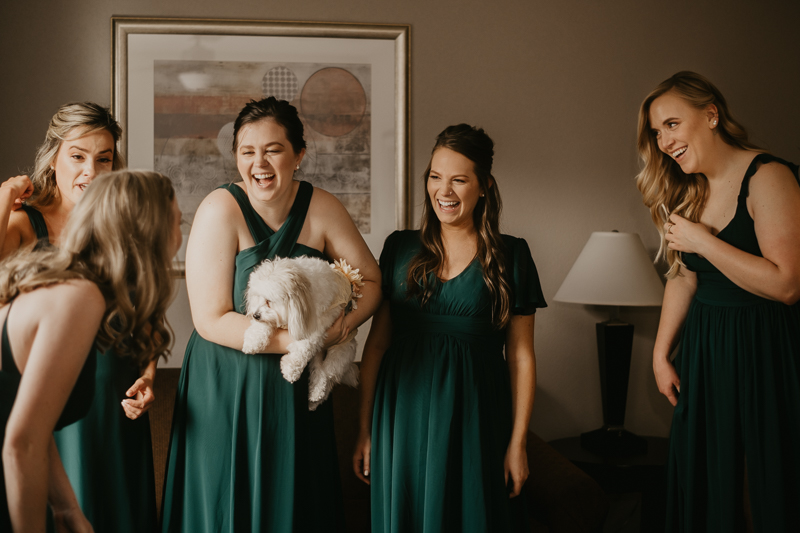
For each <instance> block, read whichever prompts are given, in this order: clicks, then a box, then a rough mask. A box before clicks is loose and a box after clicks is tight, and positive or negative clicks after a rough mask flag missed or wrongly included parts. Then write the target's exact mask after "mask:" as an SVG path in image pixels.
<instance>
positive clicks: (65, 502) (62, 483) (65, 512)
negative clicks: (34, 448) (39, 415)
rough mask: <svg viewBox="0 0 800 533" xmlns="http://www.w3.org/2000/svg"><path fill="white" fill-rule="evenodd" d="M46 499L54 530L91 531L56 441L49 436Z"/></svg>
mask: <svg viewBox="0 0 800 533" xmlns="http://www.w3.org/2000/svg"><path fill="white" fill-rule="evenodd" d="M47 492H48V496H47V499H48V501H49V502H50V507H51V508H52V510H53V520H54V521H55V527H56V531H69V532H71V533H73V532H74V533H78V532H81V533H92V531H94V530H93V529H92V525H91V524H90V523H89V521H88V520H87V519H86V516H84V514H83V511H81V507H80V505H79V504H78V498H76V497H75V491H73V490H72V485H70V483H69V478H68V477H67V473H66V472H65V471H64V465H63V464H62V463H61V456H60V455H59V454H58V448H57V447H56V441H55V439H54V438H52V437H51V438H50V479H49V486H48V491H47Z"/></svg>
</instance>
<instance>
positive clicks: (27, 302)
mask: <svg viewBox="0 0 800 533" xmlns="http://www.w3.org/2000/svg"><path fill="white" fill-rule="evenodd" d="M105 307H106V304H105V300H104V299H103V296H102V294H101V293H100V290H99V289H98V288H97V286H96V285H94V284H93V283H90V282H88V281H72V282H68V283H61V284H59V285H55V286H52V287H47V288H42V289H37V290H36V291H33V292H31V293H28V294H24V295H22V296H21V297H19V298H17V300H16V301H15V303H14V307H13V309H12V310H13V313H12V314H11V316H10V317H9V323H8V328H9V332H13V333H12V335H11V337H10V339H9V341H10V343H11V349H12V351H13V353H14V354H16V357H15V362H16V364H17V367H18V368H19V369H20V371H21V373H22V379H21V380H20V384H19V390H18V391H17V396H16V399H15V400H14V406H13V408H12V409H11V414H10V415H9V418H8V423H7V424H6V435H5V442H4V444H3V466H4V469H5V484H6V492H7V494H8V506H9V513H10V515H11V523H12V525H13V527H14V530H15V531H25V532H29V531H30V532H43V531H44V530H45V515H46V513H45V511H46V506H47V500H48V493H49V490H48V486H49V479H50V475H51V468H52V467H55V468H57V465H53V464H52V461H51V456H50V446H51V441H52V433H53V429H54V428H55V425H56V421H57V420H58V417H59V416H60V415H61V412H62V411H63V409H64V405H65V404H66V402H67V398H68V397H69V395H70V393H71V391H72V388H73V387H74V385H75V382H76V381H77V378H78V375H79V374H80V371H81V369H82V368H83V364H84V363H85V361H86V357H87V355H88V354H89V351H90V350H91V349H92V343H93V342H94V338H95V335H96V334H97V330H98V328H99V326H100V320H101V318H102V316H103V313H104V312H105ZM42 309H47V310H48V312H47V313H42V312H41V310H42ZM57 490H66V489H64V488H63V487H60V488H57ZM50 497H51V499H53V500H58V501H67V500H69V495H68V494H67V495H65V494H63V493H62V494H60V495H53V494H50Z"/></svg>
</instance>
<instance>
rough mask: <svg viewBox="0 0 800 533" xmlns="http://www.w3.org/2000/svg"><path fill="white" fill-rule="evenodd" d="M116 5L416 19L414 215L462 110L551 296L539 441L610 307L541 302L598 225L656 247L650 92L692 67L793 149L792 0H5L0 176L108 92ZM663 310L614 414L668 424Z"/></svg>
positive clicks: (539, 341)
mask: <svg viewBox="0 0 800 533" xmlns="http://www.w3.org/2000/svg"><path fill="white" fill-rule="evenodd" d="M111 15H141V16H170V17H187V16H193V17H213V18H260V19H275V20H314V21H346V22H385V23H406V24H411V26H412V33H411V43H412V51H411V54H412V55H411V95H412V104H411V169H412V172H413V176H414V178H413V181H414V187H413V198H414V201H415V210H414V214H415V219H416V218H417V215H418V214H419V209H418V207H419V202H420V200H421V194H422V191H421V190H420V187H419V186H418V181H419V178H418V176H419V174H420V173H421V172H422V170H423V169H424V168H425V165H426V164H427V160H428V156H429V151H430V147H431V143H432V141H433V138H434V137H435V135H436V134H437V133H438V132H439V131H440V130H442V129H443V128H444V127H445V126H447V125H449V124H451V123H456V122H469V123H473V124H478V125H480V126H482V127H484V128H486V129H487V131H488V132H489V133H490V134H491V135H492V136H493V137H494V139H495V141H496V143H497V155H496V158H495V161H496V165H495V172H494V173H495V176H496V177H497V179H498V183H499V185H500V187H501V191H502V193H503V197H504V199H505V207H506V209H505V216H504V224H503V227H504V231H505V232H507V233H511V234H515V235H518V236H521V237H525V238H526V239H527V240H528V243H529V244H530V246H531V249H532V251H533V254H534V258H535V260H536V262H537V265H538V267H539V272H540V275H541V280H542V285H543V287H544V292H545V296H546V297H547V299H548V301H549V302H550V307H549V308H548V309H546V310H543V311H541V312H540V313H539V314H538V315H537V324H536V326H537V327H536V349H537V355H538V368H539V388H538V392H537V401H536V406H535V409H534V415H533V429H534V430H535V431H537V432H538V433H539V434H540V435H541V436H542V437H544V438H546V439H552V438H557V437H563V436H570V435H575V434H577V433H578V432H580V431H586V430H589V429H594V428H595V427H598V426H599V425H600V424H601V411H600V403H599V394H600V393H599V382H598V372H597V363H596V347H595V338H594V323H595V322H597V321H600V320H605V318H606V314H605V311H603V310H602V309H599V308H587V307H584V306H577V305H568V304H560V303H556V302H552V297H553V295H554V294H555V292H556V290H557V289H558V287H559V285H560V283H561V282H562V281H563V279H564V276H565V275H566V272H567V271H568V269H569V268H570V266H571V265H572V262H573V261H574V260H575V258H576V257H577V255H578V254H579V253H580V251H581V249H582V247H583V245H584V243H585V242H586V240H587V239H588V237H589V235H590V233H591V232H592V231H598V230H605V231H608V230H612V229H618V230H620V231H629V232H637V233H639V234H640V235H641V236H642V238H643V240H644V242H645V244H646V246H647V247H648V248H649V249H650V250H651V251H654V249H655V248H656V246H657V240H656V235H655V232H654V229H653V228H652V227H651V225H650V223H649V218H648V215H647V212H646V211H645V209H644V208H643V207H642V205H641V201H640V199H639V196H638V192H637V191H636V189H635V187H634V185H633V181H632V179H633V176H634V175H635V174H636V171H637V165H638V162H637V156H636V152H635V149H634V143H635V128H636V112H637V108H638V105H639V103H640V101H641V100H642V98H643V97H644V96H645V94H646V93H647V92H648V91H649V90H650V89H652V88H653V87H654V86H655V85H656V84H657V83H658V82H660V81H661V80H663V79H664V78H666V77H668V76H669V75H671V74H672V73H674V72H675V71H677V70H681V69H693V70H697V71H699V72H701V73H704V74H705V75H707V76H709V77H710V78H711V79H712V80H714V81H715V83H716V84H717V85H718V86H719V87H720V89H721V90H722V91H723V93H724V94H725V95H726V96H727V98H728V100H729V103H730V105H731V107H732V108H733V110H734V112H735V113H736V115H737V116H738V117H739V118H740V119H741V121H742V122H743V123H744V124H746V125H748V126H749V128H750V130H751V132H752V134H753V136H754V137H755V139H756V140H757V141H758V142H759V143H761V144H762V145H764V146H766V147H767V148H769V149H770V150H772V151H773V152H775V153H776V154H779V155H782V156H783V157H786V158H789V159H793V160H794V161H796V162H797V161H800V141H798V139H800V136H799V135H798V125H800V106H799V105H798V103H797V101H798V95H800V69H798V65H800V44H798V43H799V42H800V41H798V32H797V30H798V28H800V24H799V23H800V3H797V2H789V1H786V2H777V1H774V0H771V1H770V0H768V1H764V2H753V1H751V0H737V1H732V0H727V1H707V2H693V1H691V2H687V1H680V0H679V1H677V2H672V3H669V4H667V3H664V2H643V1H640V0H602V1H601V0H561V1H554V0H550V1H541V0H535V1H534V0H495V1H493V2H486V1H480V2H478V1H474V0H467V1H454V0H448V1H436V0H405V1H396V0H395V1H391V2H389V1H386V0H372V1H367V0H339V1H335V2H334V1H331V0H314V1H295V2H283V3H278V2H273V1H268V0H230V1H220V0H215V1H212V0H168V1H164V0H159V1H155V0H136V1H133V0H128V1H121V0H83V1H81V2H78V1H74V0H73V1H63V0H61V1H57V0H50V1H49V2H42V1H36V0H30V1H22V0H5V1H4V2H2V7H0V57H1V58H2V60H1V61H0V65H2V83H0V110H2V113H0V116H2V119H3V127H2V128H0V176H4V177H5V176H9V175H12V174H15V173H17V172H18V171H20V170H23V169H25V168H27V167H29V166H30V164H31V162H32V159H33V153H34V150H35V147H36V146H37V143H39V142H40V141H41V139H42V136H43V133H44V130H45V128H46V125H47V121H48V120H49V118H50V116H51V115H52V114H53V112H54V111H55V109H56V108H57V106H58V105H59V104H61V103H63V102H66V101H69V100H95V101H97V102H101V103H104V104H109V103H110V54H111V50H110V17H111ZM658 315H659V313H658V310H657V309H648V310H639V309H629V310H624V311H623V318H625V319H627V320H629V321H630V322H632V323H634V324H635V326H636V339H635V343H634V360H633V363H632V369H631V385H630V392H629V401H628V416H627V424H626V425H627V427H628V428H629V429H631V430H633V431H636V432H639V433H641V434H651V435H666V434H667V432H668V430H669V417H670V414H671V409H670V408H669V405H668V404H667V402H666V400H664V399H662V398H661V397H660V396H659V394H658V392H657V390H656V388H655V385H654V382H653V379H652V374H651V370H650V351H651V347H652V344H653V339H654V336H655V330H656V325H657V320H658ZM183 320H184V321H185V320H186V317H183ZM184 325H185V324H184ZM184 337H185V335H184Z"/></svg>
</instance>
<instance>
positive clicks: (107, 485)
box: [23, 206, 158, 533]
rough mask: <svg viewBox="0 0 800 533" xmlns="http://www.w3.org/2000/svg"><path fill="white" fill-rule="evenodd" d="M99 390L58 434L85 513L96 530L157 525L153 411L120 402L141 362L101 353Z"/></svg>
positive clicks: (35, 215) (31, 213)
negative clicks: (137, 412)
mask: <svg viewBox="0 0 800 533" xmlns="http://www.w3.org/2000/svg"><path fill="white" fill-rule="evenodd" d="M23 209H24V210H25V212H26V213H27V215H28V219H29V220H30V222H31V226H32V227H33V229H34V232H35V233H36V238H37V239H39V243H38V244H37V247H39V248H41V247H44V246H50V240H49V235H48V232H47V225H46V224H45V221H44V218H43V216H42V214H41V213H40V212H39V211H37V210H36V209H35V208H33V207H29V206H23ZM97 355H98V357H97V368H96V372H95V376H94V380H95V395H94V400H93V402H92V404H91V408H90V409H89V412H88V413H87V414H86V416H85V417H84V418H82V419H81V420H79V421H77V422H76V423H74V424H72V425H69V426H67V427H65V428H63V429H61V430H60V431H56V432H55V433H54V434H53V435H54V437H55V440H56V445H57V447H58V452H59V455H60V456H61V462H62V463H64V470H65V471H66V472H67V477H69V481H70V483H71V484H72V488H73V490H74V491H75V496H76V497H77V498H78V503H79V504H80V506H81V510H82V511H83V514H84V515H86V518H87V519H88V520H89V522H91V524H92V527H93V528H94V530H95V532H96V533H138V532H140V531H155V529H156V527H157V525H158V524H157V522H158V519H157V515H156V489H155V474H154V472H153V446H152V441H151V438H150V417H149V414H148V413H145V414H143V415H142V416H140V417H139V418H137V419H136V420H131V419H129V418H128V417H127V416H125V411H124V410H123V409H122V405H120V402H121V401H122V400H123V399H125V398H127V396H125V392H126V391H127V390H128V389H129V388H130V386H131V385H133V383H134V382H135V381H136V380H137V379H138V378H139V376H140V374H141V371H140V369H139V366H138V365H137V364H136V363H134V362H133V361H132V360H130V359H122V358H120V357H117V355H116V354H114V353H113V351H108V352H106V353H104V354H100V353H98V354H97Z"/></svg>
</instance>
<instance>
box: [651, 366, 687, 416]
mask: <svg viewBox="0 0 800 533" xmlns="http://www.w3.org/2000/svg"><path fill="white" fill-rule="evenodd" d="M653 373H654V374H655V376H656V385H657V386H658V392H660V393H661V394H663V395H664V396H666V397H667V400H669V403H671V404H672V406H673V407H675V406H676V405H678V394H680V392H681V380H680V378H679V377H678V373H677V372H676V371H675V366H674V365H673V364H672V363H671V362H670V360H669V359H668V358H666V357H653Z"/></svg>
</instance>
